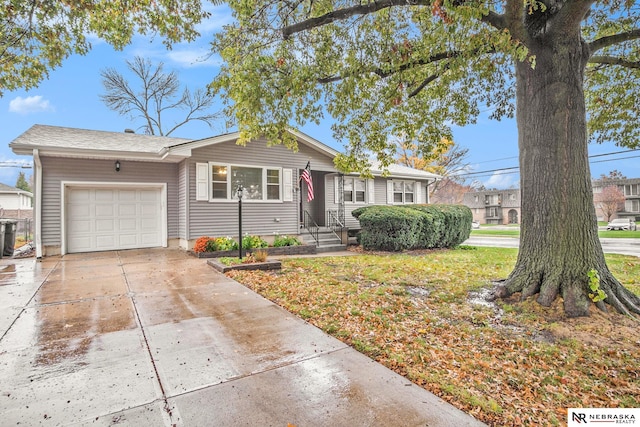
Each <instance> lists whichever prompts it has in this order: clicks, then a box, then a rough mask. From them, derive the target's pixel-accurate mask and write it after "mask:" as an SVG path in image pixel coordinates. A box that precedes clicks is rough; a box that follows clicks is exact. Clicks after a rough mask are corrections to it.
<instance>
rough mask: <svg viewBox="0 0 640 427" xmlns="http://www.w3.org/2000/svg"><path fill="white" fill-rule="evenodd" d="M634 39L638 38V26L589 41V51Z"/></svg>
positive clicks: (639, 31) (639, 34) (639, 30)
mask: <svg viewBox="0 0 640 427" xmlns="http://www.w3.org/2000/svg"><path fill="white" fill-rule="evenodd" d="M635 39H640V29H638V28H636V29H635V30H631V31H627V32H624V33H620V34H614V35H612V36H606V37H601V38H599V39H596V40H594V41H592V42H591V43H589V49H590V51H591V53H595V52H597V51H599V50H600V49H603V48H605V47H609V46H612V45H614V44H618V43H622V42H626V41H629V40H635Z"/></svg>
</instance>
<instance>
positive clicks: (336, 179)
mask: <svg viewBox="0 0 640 427" xmlns="http://www.w3.org/2000/svg"><path fill="white" fill-rule="evenodd" d="M339 187H340V177H339V176H334V177H333V202H334V203H335V204H336V205H339V204H340V192H339Z"/></svg>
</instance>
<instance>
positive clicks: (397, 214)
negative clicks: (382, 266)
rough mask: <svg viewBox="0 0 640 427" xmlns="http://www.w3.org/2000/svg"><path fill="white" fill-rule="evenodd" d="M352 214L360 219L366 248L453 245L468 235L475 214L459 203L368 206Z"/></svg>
mask: <svg viewBox="0 0 640 427" xmlns="http://www.w3.org/2000/svg"><path fill="white" fill-rule="evenodd" d="M352 215H353V216H354V217H355V218H357V219H358V220H359V221H360V226H361V228H362V231H361V232H360V234H359V235H358V242H359V243H360V244H361V245H362V246H363V247H364V248H365V249H381V250H390V251H399V250H404V249H428V248H451V247H455V246H458V245H459V244H461V243H462V242H464V241H465V240H467V239H468V238H469V234H470V233H471V221H472V219H473V215H472V213H471V209H469V208H468V207H466V206H460V205H403V206H366V207H363V208H358V209H355V210H354V211H353V212H352Z"/></svg>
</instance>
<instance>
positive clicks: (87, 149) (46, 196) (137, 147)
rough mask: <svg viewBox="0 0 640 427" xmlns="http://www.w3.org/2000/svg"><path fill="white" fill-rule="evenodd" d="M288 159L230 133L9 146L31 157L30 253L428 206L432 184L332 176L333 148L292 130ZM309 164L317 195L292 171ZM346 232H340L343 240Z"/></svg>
mask: <svg viewBox="0 0 640 427" xmlns="http://www.w3.org/2000/svg"><path fill="white" fill-rule="evenodd" d="M291 134H292V135H294V136H295V137H296V139H297V141H298V151H297V152H294V151H292V150H289V149H287V148H286V147H284V146H282V145H275V146H271V147H268V146H267V143H266V141H264V140H258V141H253V142H251V143H249V144H247V146H246V147H244V146H239V145H237V144H236V141H237V139H238V134H237V133H232V134H226V135H220V136H215V137H211V138H205V139H201V140H188V139H178V138H168V137H157V136H148V135H137V134H133V133H129V132H124V133H117V132H102V131H92V130H82V129H71V128H62V127H53V126H44V125H35V126H33V127H31V128H30V129H29V130H27V131H26V132H25V133H24V134H22V135H20V136H19V137H18V138H16V139H15V140H14V141H13V142H11V144H10V147H11V148H12V150H13V152H14V153H16V154H20V155H32V156H33V157H34V179H35V191H34V194H35V203H34V209H35V212H34V216H35V227H36V229H35V242H36V256H38V257H40V256H47V255H56V254H66V253H73V252H91V251H101V250H114V249H132V248H144V247H166V246H178V247H182V248H185V249H188V248H191V247H192V246H193V243H194V242H195V240H196V239H197V238H199V237H201V236H236V235H237V233H238V201H237V195H236V188H237V187H238V184H242V185H243V186H244V188H245V191H244V193H243V201H242V205H243V206H242V214H243V216H242V222H243V224H242V227H243V232H245V233H248V234H256V235H261V236H265V237H266V236H273V235H275V234H282V235H300V234H301V233H303V232H304V230H302V229H301V224H305V223H306V224H307V225H309V224H312V223H315V224H317V225H318V226H321V227H322V226H325V227H326V226H332V227H336V226H338V227H340V226H342V225H344V226H345V227H359V225H358V222H357V221H356V220H355V219H354V218H353V217H352V216H351V214H350V213H351V211H352V210H353V209H355V208H357V207H360V206H366V205H370V204H412V203H427V202H428V201H429V191H428V190H429V185H430V184H432V183H433V182H434V181H435V180H437V179H439V176H437V175H434V174H431V173H428V172H424V171H419V170H415V169H411V168H408V167H403V166H398V165H393V166H391V167H389V172H390V175H389V176H387V177H382V172H381V171H377V170H374V171H372V172H373V175H374V178H373V179H361V178H360V177H359V176H358V175H356V174H354V175H343V174H340V173H338V171H337V170H336V169H335V167H334V164H333V159H334V157H335V156H336V155H337V154H338V152H337V151H335V150H333V149H332V148H330V147H328V146H327V145H325V144H322V143H321V142H319V141H316V140H315V139H313V138H311V137H309V136H307V135H304V134H302V133H299V132H295V131H291ZM308 162H309V163H310V165H311V176H312V179H313V187H314V195H315V198H314V199H313V200H312V201H311V202H307V197H306V196H307V187H306V184H304V183H301V181H300V175H301V173H302V172H303V170H304V168H305V166H306V165H307V163H308ZM341 234H342V235H344V233H341Z"/></svg>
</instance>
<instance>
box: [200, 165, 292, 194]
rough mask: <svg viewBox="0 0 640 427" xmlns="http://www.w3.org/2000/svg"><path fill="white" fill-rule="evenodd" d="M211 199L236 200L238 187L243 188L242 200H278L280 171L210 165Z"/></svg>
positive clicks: (280, 180) (280, 179)
mask: <svg viewBox="0 0 640 427" xmlns="http://www.w3.org/2000/svg"><path fill="white" fill-rule="evenodd" d="M210 170H211V198H212V199H214V200H237V199H238V196H237V195H236V189H237V188H238V185H242V187H243V188H244V193H243V200H246V201H252V200H258V201H259V200H280V199H281V195H280V194H281V191H280V188H281V185H280V184H281V182H282V177H281V170H280V169H276V168H273V169H269V168H261V167H248V166H235V165H220V164H211V168H210Z"/></svg>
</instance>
